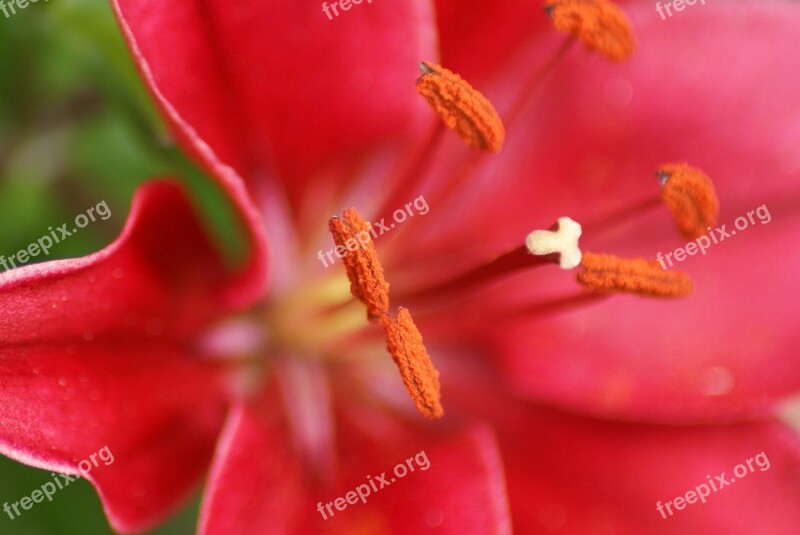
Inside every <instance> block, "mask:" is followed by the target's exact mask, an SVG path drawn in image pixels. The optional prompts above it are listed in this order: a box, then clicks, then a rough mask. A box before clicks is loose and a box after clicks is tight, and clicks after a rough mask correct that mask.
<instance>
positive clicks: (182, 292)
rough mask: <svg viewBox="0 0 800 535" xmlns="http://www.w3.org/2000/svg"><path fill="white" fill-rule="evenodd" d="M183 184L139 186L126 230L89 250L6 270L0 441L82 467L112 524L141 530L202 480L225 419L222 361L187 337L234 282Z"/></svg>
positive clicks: (24, 454) (32, 459) (44, 464)
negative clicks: (202, 354) (98, 459)
mask: <svg viewBox="0 0 800 535" xmlns="http://www.w3.org/2000/svg"><path fill="white" fill-rule="evenodd" d="M230 280H231V279H230V277H229V276H228V275H227V273H226V271H225V269H224V267H223V265H222V262H221V259H220V258H219V256H218V255H217V254H216V253H215V251H214V249H213V247H212V245H211V243H210V242H209V241H208V239H207V236H206V234H205V232H204V230H203V229H202V227H201V226H200V225H199V222H198V220H197V218H196V216H195V214H194V212H193V211H192V209H191V207H190V205H189V204H188V201H187V199H186V197H185V195H184V193H183V191H182V190H181V189H179V188H178V187H177V186H176V185H173V184H170V183H150V184H148V185H146V186H143V188H142V189H141V190H140V191H139V192H138V194H137V196H136V198H135V200H134V205H133V208H132V211H131V215H130V218H129V221H128V224H127V225H126V227H125V229H124V230H123V232H122V234H121V235H120V237H119V238H118V239H117V240H116V241H115V242H114V243H112V244H111V245H109V246H108V247H107V248H105V249H103V250H102V251H100V252H98V253H95V254H93V255H90V256H87V257H84V258H79V259H73V260H58V261H54V262H47V263H43V264H38V265H31V266H28V267H24V268H20V269H18V270H14V271H10V272H6V273H3V274H2V275H0V310H3V311H4V312H3V314H2V315H0V340H2V342H3V348H2V351H1V352H0V376H2V377H3V388H2V389H1V390H0V421H2V427H0V451H2V453H3V454H5V455H7V456H9V457H11V458H13V459H16V460H19V461H21V462H24V463H26V464H30V465H32V466H36V467H39V468H44V469H48V470H55V471H62V472H66V471H70V472H73V473H75V472H77V469H78V467H79V463H80V462H81V461H83V460H85V459H88V458H89V456H90V455H91V454H92V453H95V452H97V451H99V450H100V449H102V448H103V447H105V446H108V448H109V450H110V451H111V452H112V453H113V455H114V457H115V461H114V463H113V464H110V465H108V466H102V465H101V467H97V468H96V469H94V470H92V471H91V472H89V474H88V476H87V478H88V479H90V480H91V481H92V482H93V484H94V485H95V486H96V487H97V489H98V492H99V494H100V496H101V499H102V500H103V505H104V507H105V509H106V511H107V513H108V515H109V519H110V521H111V523H112V525H113V526H114V527H115V528H117V529H119V530H121V531H135V530H142V529H145V528H147V527H150V526H152V525H153V524H155V523H157V522H158V521H160V520H163V518H164V517H165V516H166V515H167V514H169V513H170V512H172V511H173V510H174V509H175V508H176V507H177V506H178V505H180V503H181V502H182V501H183V499H184V498H186V496H187V494H188V493H189V492H190V491H191V490H192V488H193V487H194V485H195V484H196V483H197V481H198V478H199V477H200V475H201V474H202V471H203V470H204V468H205V466H206V464H207V463H208V461H209V460H210V455H211V452H212V449H213V444H214V438H215V436H216V434H217V432H218V431H219V428H220V426H221V424H222V417H223V408H224V402H223V392H222V385H221V381H220V379H221V376H220V370H219V369H217V367H216V366H212V365H211V364H209V363H202V362H198V361H196V360H195V359H193V358H192V356H191V355H190V354H189V351H190V349H189V347H190V346H188V344H187V342H188V339H189V337H191V336H193V335H194V334H195V333H196V332H197V330H198V329H199V328H200V327H201V326H203V325H206V324H207V323H208V322H209V321H210V320H212V319H214V318H215V317H216V316H217V315H218V314H219V312H220V309H221V308H222V302H223V301H224V299H225V295H226V291H227V289H228V288H229V286H228V285H227V284H228V283H229V282H230Z"/></svg>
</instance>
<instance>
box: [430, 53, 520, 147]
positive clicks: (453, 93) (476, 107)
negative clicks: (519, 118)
mask: <svg viewBox="0 0 800 535" xmlns="http://www.w3.org/2000/svg"><path fill="white" fill-rule="evenodd" d="M420 68H421V69H422V72H423V74H422V76H420V77H419V78H417V92H418V93H419V94H420V95H422V96H423V97H425V100H427V101H428V104H430V105H431V107H432V108H433V110H434V111H435V112H436V113H438V114H439V116H440V117H441V118H442V121H444V123H445V124H446V125H447V126H448V127H450V128H451V129H453V130H455V132H456V133H457V134H458V135H459V136H460V137H461V139H463V140H464V142H465V143H466V144H467V145H469V146H470V147H473V148H476V149H479V150H487V151H490V152H500V148H501V147H502V146H503V140H504V139H505V136H506V131H505V127H503V121H501V120H500V116H499V115H497V111H496V110H495V109H494V106H492V103H491V102H489V101H488V100H487V99H486V97H484V96H483V95H481V94H480V93H479V92H478V90H476V89H475V88H473V87H472V86H471V85H469V84H468V83H467V82H466V81H464V79H463V78H461V77H460V76H459V75H457V74H455V73H454V72H452V71H449V70H447V69H445V68H444V67H442V66H440V65H436V64H435V63H428V62H422V63H421V64H420Z"/></svg>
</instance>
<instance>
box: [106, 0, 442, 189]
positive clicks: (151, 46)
mask: <svg viewBox="0 0 800 535" xmlns="http://www.w3.org/2000/svg"><path fill="white" fill-rule="evenodd" d="M114 7H115V9H116V12H117V16H118V18H119V21H120V24H121V25H122V27H123V30H124V32H125V35H126V38H127V40H128V43H129V45H130V47H131V49H132V51H133V54H134V58H135V60H136V62H137V63H138V65H139V67H140V69H141V70H142V73H143V75H144V78H145V80H146V82H147V83H148V85H149V86H150V88H151V90H152V91H153V93H154V95H155V97H156V100H157V101H158V103H159V105H160V106H161V108H162V110H163V111H164V114H165V117H166V119H167V121H168V122H169V124H170V125H171V127H172V128H173V130H174V131H175V132H176V135H177V136H178V139H179V141H180V142H181V144H182V145H183V146H184V148H186V149H187V150H188V151H189V152H190V153H191V154H194V155H195V156H198V157H199V158H200V160H201V162H203V163H204V165H206V167H207V168H209V169H210V170H212V171H215V172H217V174H218V175H219V167H220V163H222V164H226V165H229V166H232V167H233V168H234V169H235V171H236V173H237V174H238V175H239V176H240V177H242V178H244V180H245V181H246V182H247V183H248V184H249V186H251V187H254V186H255V185H256V184H257V183H259V182H260V181H263V180H264V179H265V178H275V176H274V174H275V173H278V174H280V175H281V177H282V178H283V180H284V184H283V185H284V186H286V187H288V188H289V189H291V190H297V191H304V188H305V187H307V186H309V185H310V182H311V178H312V175H313V174H314V173H317V172H318V171H320V170H321V169H322V168H323V167H325V168H327V171H326V172H327V173H328V174H330V173H331V172H334V173H343V174H342V175H341V176H339V179H340V180H345V179H347V178H348V176H352V172H353V171H352V168H351V164H352V163H354V162H355V160H356V157H358V158H359V159H360V157H361V156H360V155H363V153H364V151H365V150H367V149H369V148H370V147H376V146H378V145H379V144H381V143H384V142H386V141H387V140H389V139H398V138H399V137H401V136H403V135H404V134H407V133H408V128H409V126H410V124H411V118H412V117H413V115H414V114H415V113H416V112H418V111H420V110H423V109H425V104H424V103H423V102H421V99H420V98H419V97H418V96H417V95H416V93H415V91H414V85H413V84H414V80H415V78H416V77H417V75H418V74H419V71H418V69H417V64H418V63H419V61H420V60H421V59H425V58H433V57H435V48H434V47H435V35H434V29H433V14H432V8H431V6H430V5H429V4H428V2H427V1H424V0H420V1H417V2H409V3H401V4H399V5H395V4H390V3H387V2H381V1H377V0H376V1H374V2H373V3H368V2H364V3H361V4H360V5H355V4H351V8H352V9H351V10H350V11H348V12H341V16H340V17H338V18H335V19H333V20H329V19H328V17H327V16H326V15H325V14H324V12H323V11H322V9H321V8H322V4H321V3H318V2H289V3H287V2H276V1H269V2H248V3H246V4H237V5H234V6H232V5H231V4H230V3H226V2H221V1H212V2H196V1H190V2H181V3H175V2H156V3H153V2H141V1H136V0H116V1H115V2H114ZM217 178H219V179H220V180H221V181H222V183H223V184H224V185H225V186H226V187H227V188H229V189H231V188H234V187H235V184H234V183H233V182H235V181H236V180H234V179H233V178H230V179H229V178H226V177H220V176H217ZM255 191H256V189H252V190H251V193H253V192H255ZM234 198H235V199H236V201H237V202H239V203H241V204H244V203H245V202H246V199H244V198H241V197H240V196H238V195H234Z"/></svg>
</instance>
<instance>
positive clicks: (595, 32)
mask: <svg viewBox="0 0 800 535" xmlns="http://www.w3.org/2000/svg"><path fill="white" fill-rule="evenodd" d="M545 11H546V12H547V13H548V14H549V15H550V16H551V17H552V19H553V25H554V26H555V27H556V29H557V30H559V31H562V32H566V33H570V34H572V35H574V36H576V37H578V39H580V40H581V41H582V42H583V44H585V45H586V46H587V47H588V48H589V49H591V50H594V51H595V52H597V53H598V54H600V55H602V56H604V57H606V58H608V59H610V60H612V61H623V60H625V59H628V58H629V57H630V56H631V55H632V54H633V50H634V48H635V43H634V39H633V30H632V29H631V24H630V22H629V21H628V18H627V17H626V16H625V14H624V13H623V12H622V10H621V9H620V8H619V6H617V5H616V4H614V3H613V2H610V1H609V0H546V1H545Z"/></svg>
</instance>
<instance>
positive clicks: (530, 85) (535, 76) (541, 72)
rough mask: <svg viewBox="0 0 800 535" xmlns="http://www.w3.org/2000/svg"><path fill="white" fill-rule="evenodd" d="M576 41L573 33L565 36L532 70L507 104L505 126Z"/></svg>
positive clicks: (509, 123)
mask: <svg viewBox="0 0 800 535" xmlns="http://www.w3.org/2000/svg"><path fill="white" fill-rule="evenodd" d="M576 41H577V38H576V37H575V36H574V35H570V36H569V37H567V38H566V39H565V40H564V42H563V43H562V44H561V46H560V47H558V50H556V53H555V54H554V55H553V57H551V58H550V59H549V60H548V61H547V63H545V64H544V65H542V66H541V67H539V68H538V69H536V70H534V71H533V73H532V74H531V76H530V77H529V78H528V79H527V81H526V82H525V84H524V85H523V86H522V90H521V91H520V92H519V93H517V97H516V98H515V99H514V101H513V102H512V103H511V106H509V108H508V111H506V113H505V117H506V119H505V124H506V126H507V128H509V129H510V128H511V126H513V124H514V122H515V121H516V120H517V118H519V116H520V114H521V112H522V110H523V108H524V107H525V104H527V103H528V101H530V99H531V98H532V97H533V96H534V95H535V94H536V92H537V90H538V89H539V88H540V87H541V84H542V82H543V81H544V80H545V78H547V75H549V74H550V73H551V72H552V71H553V68H554V67H555V66H556V65H557V64H558V62H559V61H561V58H563V57H564V56H565V55H566V54H567V52H569V50H570V49H572V46H573V45H574V44H575V42H576Z"/></svg>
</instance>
